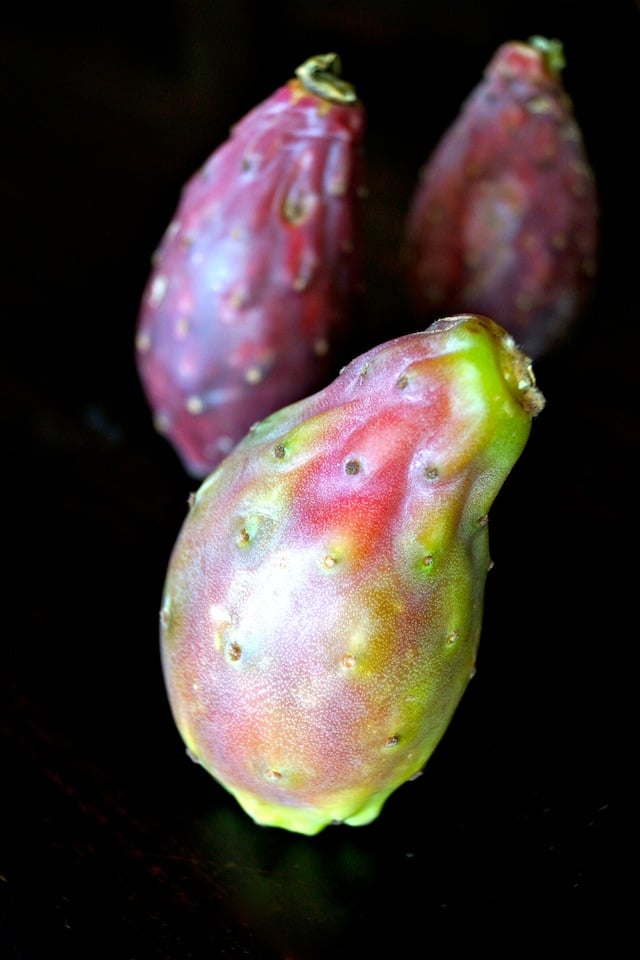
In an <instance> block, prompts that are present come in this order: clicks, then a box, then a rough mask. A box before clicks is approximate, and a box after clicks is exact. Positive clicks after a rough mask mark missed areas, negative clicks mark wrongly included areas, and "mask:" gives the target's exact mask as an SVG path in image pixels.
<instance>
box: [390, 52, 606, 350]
mask: <svg viewBox="0 0 640 960" xmlns="http://www.w3.org/2000/svg"><path fill="white" fill-rule="evenodd" d="M535 39H537V40H538V41H542V42H539V43H538V44H536V42H535V40H534V39H532V41H531V42H529V43H520V42H509V43H505V44H504V45H502V46H501V47H499V48H498V50H497V51H496V52H495V54H494V56H493V58H492V59H491V61H490V62H489V64H488V66H487V68H486V71H485V74H484V77H483V79H482V80H481V82H480V83H479V84H478V86H477V87H476V88H475V89H474V90H473V91H472V92H471V95H470V96H469V97H468V99H467V100H466V101H465V103H464V104H463V105H462V108H461V110H460V113H459V114H458V116H457V117H456V119H455V120H454V121H453V123H452V124H451V126H450V127H449V128H448V130H447V131H446V132H445V134H444V136H443V137H442V139H441V140H440V142H439V143H438V144H437V146H436V148H435V149H434V151H433V153H432V154H431V156H430V158H429V159H428V161H427V162H426V164H425V166H424V167H423V168H422V170H421V174H420V178H419V180H418V183H417V185H416V188H415V191H414V194H413V197H412V198H411V200H410V205H409V211H408V217H407V221H406V229H405V244H404V259H405V264H404V266H405V268H406V274H405V276H406V279H407V285H408V292H409V297H410V304H411V306H412V308H413V309H415V312H416V316H417V318H418V320H419V322H420V323H428V322H429V321H430V320H432V319H434V318H436V317H438V316H443V315H445V314H447V313H458V312H461V311H472V312H479V313H484V314H487V315H488V316H490V317H492V318H493V319H494V320H496V321H497V322H498V323H500V324H501V325H502V326H504V327H505V328H506V329H507V330H509V332H510V333H511V334H512V335H513V336H514V338H515V339H516V341H517V342H518V344H519V345H520V346H521V348H522V349H523V350H524V351H525V352H526V353H528V354H529V355H530V356H531V357H532V358H533V359H534V360H537V359H539V358H540V357H542V356H543V355H545V354H547V353H548V352H550V351H551V350H552V349H553V348H554V347H556V346H557V345H558V344H559V343H561V342H563V341H564V340H565V338H566V337H567V335H568V333H569V332H570V331H572V329H573V328H574V324H575V321H576V320H577V318H578V317H579V316H580V315H581V314H582V313H583V311H584V308H585V306H586V304H587V301H588V300H589V297H590V295H591V291H592V288H593V283H594V278H595V275H596V267H597V248H598V233H599V227H598V198H597V192H596V182H595V177H594V173H593V170H592V168H591V166H590V164H589V160H588V158H587V156H586V152H585V147H584V143H583V137H582V133H581V130H580V128H579V126H578V123H577V120H576V118H575V115H574V110H573V104H572V101H571V100H570V99H569V97H568V95H567V93H566V92H565V90H564V88H563V85H562V80H561V72H560V69H561V67H558V66H555V65H554V63H553V57H552V54H553V53H554V52H555V54H556V55H561V53H562V48H561V44H559V42H558V41H545V40H544V38H535ZM563 62H564V61H562V64H563Z"/></svg>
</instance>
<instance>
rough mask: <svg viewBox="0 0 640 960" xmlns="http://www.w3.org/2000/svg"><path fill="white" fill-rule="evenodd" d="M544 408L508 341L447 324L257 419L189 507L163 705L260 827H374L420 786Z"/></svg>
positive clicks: (494, 328) (177, 558)
mask: <svg viewBox="0 0 640 960" xmlns="http://www.w3.org/2000/svg"><path fill="white" fill-rule="evenodd" d="M543 405H544V398H543V396H542V394H541V393H540V391H539V390H538V388H537V387H536V385H535V380H534V376H533V372H532V369H531V363H530V361H529V358H528V357H527V356H525V355H524V354H522V353H521V351H519V350H518V348H517V347H516V346H515V344H514V342H513V340H512V338H511V337H510V336H509V335H508V334H507V333H506V332H505V330H504V329H502V328H501V327H499V326H498V325H497V324H495V323H494V322H493V321H492V320H490V319H488V318H486V317H481V316H467V315H464V316H457V317H450V318H445V319H442V320H440V321H438V322H437V323H434V324H433V325H432V326H431V327H430V328H429V329H427V330H426V331H424V332H420V333H415V334H409V335H407V336H404V337H400V338H398V339H395V340H391V341H389V342H387V343H383V344H381V345H379V346H377V347H375V348H374V349H372V350H370V351H369V352H367V353H365V354H363V355H362V356H360V357H358V358H357V359H354V360H353V361H352V362H351V363H350V364H349V365H348V366H347V367H346V368H344V369H343V371H342V372H341V373H340V375H339V376H338V377H337V378H336V379H335V380H334V382H333V383H331V384H330V385H329V386H327V387H326V388H324V389H323V390H321V391H319V392H317V393H316V394H314V395H312V396H310V397H308V398H306V399H304V400H302V401H300V402H297V403H295V404H292V405H290V406H289V407H286V408H284V409H282V410H280V411H278V412H276V413H274V414H273V415H271V416H269V417H267V418H266V419H265V420H263V421H262V422H261V423H259V424H256V425H255V426H254V428H253V429H252V430H251V431H250V432H249V433H248V435H247V436H246V437H245V438H244V439H243V440H242V441H241V442H240V443H239V444H238V445H237V446H236V448H235V449H234V451H233V452H232V453H231V454H230V455H229V457H227V458H226V459H225V460H224V461H223V462H222V463H221V464H220V465H219V466H218V468H217V469H216V470H215V471H214V472H213V473H212V474H211V475H210V476H209V477H208V478H207V479H206V480H205V481H204V483H203V484H202V485H201V486H200V488H199V490H198V491H197V492H196V493H195V494H194V495H193V497H192V498H191V501H190V509H189V512H188V514H187V516H186V518H185V521H184V523H183V526H182V529H181V530H180V532H179V534H178V537H177V541H176V544H175V546H174V549H173V552H172V556H171V558H170V562H169V567H168V571H167V576H166V582H165V587H164V596H163V602H162V609H161V618H160V619H161V651H162V663H163V669H164V676H165V680H166V686H167V692H168V696H169V701H170V704H171V708H172V711H173V716H174V719H175V722H176V725H177V728H178V730H179V732H180V734H181V736H182V738H183V740H184V742H185V744H186V746H187V748H188V751H189V753H190V755H191V756H192V757H193V758H194V759H196V760H198V761H199V763H201V764H202V765H203V767H205V768H206V770H207V771H209V773H210V774H211V775H212V776H213V777H215V778H216V779H217V780H218V781H219V782H220V783H221V784H222V785H223V786H224V787H225V788H226V789H227V790H229V791H230V792H231V793H232V794H233V795H234V796H235V797H236V799H237V800H238V802H239V803H240V804H241V806H242V807H243V808H244V810H245V811H246V812H247V813H248V814H249V815H250V816H251V817H252V818H253V819H254V820H255V821H256V822H257V823H259V824H264V825H269V826H277V827H282V828H284V829H287V830H291V831H296V832H300V833H306V834H315V833H317V832H318V831H320V830H322V829H323V828H324V827H326V826H327V825H328V824H331V823H342V822H344V823H347V824H351V825H361V824H366V823H369V822H370V821H371V820H373V819H374V818H375V817H377V815H378V814H379V812H380V810H381V808H382V806H383V804H384V803H385V801H386V800H387V798H388V797H389V795H390V794H391V793H392V792H393V791H394V790H395V789H396V788H397V787H398V786H400V784H403V783H404V782H405V781H407V780H410V779H412V778H414V777H416V776H417V775H418V774H419V773H420V771H421V770H422V768H423V767H424V765H425V763H426V761H427V760H428V758H429V756H430V755H431V753H432V751H433V749H434V748H435V746H436V744H437V743H438V741H439V740H440V738H441V737H442V735H443V733H444V731H445V729H446V728H447V725H448V724H449V721H450V720H451V717H452V715H453V713H454V711H455V709H456V706H457V704H458V702H459V700H460V698H461V696H462V694H463V691H464V690H465V687H466V686H467V683H468V681H469V679H470V678H471V677H472V676H473V674H474V671H475V664H476V654H477V649H478V641H479V637H480V630H481V622H482V609H483V596H484V589H485V577H486V574H487V571H488V570H489V567H490V565H491V561H490V556H489V543H488V530H489V525H488V513H489V509H490V507H491V505H492V503H493V502H494V498H495V497H496V495H497V493H498V491H499V490H500V488H501V486H502V484H503V483H504V481H505V479H506V477H507V475H508V474H509V472H510V471H511V469H512V468H513V466H514V464H515V463H516V461H517V460H518V458H519V456H520V454H521V453H522V450H523V449H524V447H525V444H526V442H527V439H528V436H529V432H530V427H531V422H532V418H533V417H535V416H536V415H537V413H538V412H539V411H540V410H541V409H542V407H543Z"/></svg>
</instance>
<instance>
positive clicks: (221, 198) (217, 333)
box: [136, 54, 365, 478]
mask: <svg viewBox="0 0 640 960" xmlns="http://www.w3.org/2000/svg"><path fill="white" fill-rule="evenodd" d="M339 66H340V62H339V59H338V58H337V56H336V55H335V54H326V55H322V56H318V57H313V58H311V59H310V60H308V61H306V62H305V64H303V65H302V66H301V67H300V68H298V71H297V75H296V77H295V78H294V79H292V80H291V81H289V82H288V83H286V84H285V85H284V86H283V87H281V88H279V89H278V90H276V91H275V92H274V93H273V94H272V95H271V96H270V97H269V98H268V99H266V100H265V101H264V102H263V103H261V104H259V105H258V106H256V107H255V108H254V109H253V110H252V111H250V112H249V113H248V114H247V115H246V116H245V117H244V118H243V119H242V120H240V122H239V123H238V124H237V125H236V126H235V127H234V128H233V129H232V131H231V134H230V136H229V138H228V139H227V140H226V141H225V142H224V143H222V144H221V145H220V146H219V147H218V148H217V149H216V150H215V151H214V152H213V153H212V154H211V156H210V157H209V158H208V160H207V161H206V163H205V164H204V166H203V167H202V169H201V170H200V171H198V172H197V173H196V174H195V175H194V176H193V177H192V178H191V179H190V180H189V181H188V182H187V183H186V185H185V186H184V188H183V190H182V193H181V197H180V201H179V204H178V207H177V209H176V211H175V214H174V216H173V218H172V220H171V223H170V224H169V227H168V228H167V230H166V232H165V235H164V237H163V239H162V241H161V243H160V245H159V248H158V250H157V251H156V253H155V255H154V258H153V266H152V270H151V273H150V276H149V278H148V280H147V283H146V287H145V290H144V293H143V298H142V304H141V307H140V312H139V318H138V325H137V336H136V363H137V368H138V372H139V376H140V379H141V381H142V385H143V388H144V391H145V395H146V397H147V400H148V402H149V405H150V407H151V409H152V411H153V413H154V421H155V425H156V427H157V429H158V430H159V431H160V432H161V433H162V434H164V435H165V436H166V437H167V438H168V440H169V441H170V442H171V444H172V445H173V447H174V448H175V450H176V452H177V454H178V455H179V457H180V458H181V460H182V463H183V466H184V468H185V469H186V470H187V471H188V472H189V473H190V474H191V475H192V476H195V477H200V478H201V477H204V476H205V475H206V474H207V473H209V471H210V470H212V469H213V468H214V467H215V466H216V465H217V463H218V462H219V461H220V460H221V459H222V458H223V456H225V455H226V454H227V453H228V452H229V451H230V450H231V449H232V447H233V446H234V444H235V443H236V442H237V441H238V440H240V439H241V437H243V436H244V434H245V433H246V431H247V430H248V429H249V427H250V426H251V424H252V423H254V422H255V421H256V420H259V419H262V418H263V417H264V416H266V415H267V414H269V413H271V412H272V411H273V410H276V409H278V408H279V407H281V406H283V405H285V404H287V403H290V402H292V401H293V400H297V399H299V398H300V397H303V396H305V395H307V394H308V393H310V392H313V391H314V390H317V389H319V388H320V387H321V386H324V385H325V384H326V383H327V382H328V381H329V380H330V379H331V377H332V376H333V375H334V374H335V372H336V371H337V369H338V366H339V362H337V358H338V357H339V356H340V349H341V346H342V344H343V342H344V341H345V338H346V331H347V330H348V329H349V325H350V324H351V323H353V322H354V316H353V314H354V312H355V310H356V303H357V302H358V301H359V295H360V294H361V292H362V291H361V288H362V263H361V253H360V245H361V238H360V204H361V197H362V192H363V189H364V185H363V177H364V151H363V136H364V128H365V110H364V107H363V104H362V102H361V101H360V100H359V99H358V98H357V96H356V94H355V91H354V89H353V87H351V86H350V85H349V84H347V83H345V82H344V81H342V80H341V79H340V78H339ZM342 359H343V358H342ZM340 362H342V360H340ZM334 364H336V366H335V369H334Z"/></svg>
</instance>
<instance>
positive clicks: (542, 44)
mask: <svg viewBox="0 0 640 960" xmlns="http://www.w3.org/2000/svg"><path fill="white" fill-rule="evenodd" d="M528 42H529V46H531V47H533V48H534V49H535V50H538V51H539V52H540V53H541V54H542V55H543V56H544V59H545V63H546V66H547V69H548V70H549V72H550V73H561V72H562V70H564V68H565V66H566V60H565V57H564V47H563V45H562V41H561V40H557V39H555V38H549V37H541V36H537V35H536V36H533V37H529V41H528Z"/></svg>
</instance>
